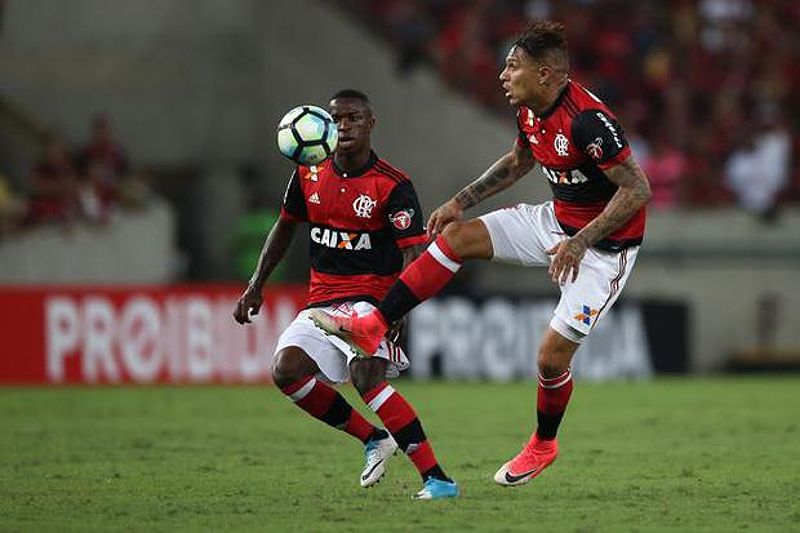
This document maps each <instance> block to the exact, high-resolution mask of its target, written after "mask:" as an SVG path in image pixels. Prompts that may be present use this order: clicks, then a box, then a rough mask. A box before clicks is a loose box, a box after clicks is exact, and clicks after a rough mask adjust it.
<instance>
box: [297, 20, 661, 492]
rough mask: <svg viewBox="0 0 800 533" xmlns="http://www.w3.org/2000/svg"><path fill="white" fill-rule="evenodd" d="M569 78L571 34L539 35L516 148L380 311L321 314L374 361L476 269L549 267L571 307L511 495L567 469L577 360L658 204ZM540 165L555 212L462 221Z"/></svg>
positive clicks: (525, 45)
mask: <svg viewBox="0 0 800 533" xmlns="http://www.w3.org/2000/svg"><path fill="white" fill-rule="evenodd" d="M568 72H569V61H568V56H567V43H566V38H565V35H564V27H563V26H562V25H561V24H560V23H556V22H551V21H542V22H537V23H534V24H532V25H531V26H530V27H529V28H528V29H527V30H526V31H525V32H524V33H523V34H522V35H520V37H519V39H517V41H516V42H515V44H514V45H513V46H512V47H511V50H510V51H509V53H508V56H507V57H506V64H505V68H504V69H503V71H502V72H501V73H500V81H501V82H502V87H503V90H504V91H505V95H506V97H507V98H508V101H509V104H510V105H512V106H515V107H517V109H518V110H517V126H518V130H519V131H518V137H517V139H516V142H515V144H514V147H513V149H512V150H511V151H510V152H509V153H507V154H505V155H504V156H502V157H501V158H500V159H499V160H497V162H495V163H494V164H493V165H492V166H491V167H490V168H489V169H488V170H487V171H486V172H484V173H483V175H482V176H480V177H479V178H478V179H476V180H475V181H473V182H472V183H470V184H469V185H468V186H466V187H465V188H464V189H462V190H461V191H459V192H458V194H456V195H455V196H454V197H453V198H451V199H450V200H449V201H448V202H446V203H445V204H443V205H442V206H440V207H439V208H438V209H436V210H435V211H434V212H433V214H432V215H431V217H430V219H429V221H428V228H427V229H428V234H429V236H430V237H435V240H434V242H433V243H431V244H430V246H429V247H428V249H427V250H426V251H425V253H423V254H422V255H421V256H420V257H419V258H417V259H416V260H415V261H414V262H413V263H411V264H410V265H409V266H408V267H407V268H406V269H405V270H404V271H403V272H402V274H401V275H400V278H399V279H398V281H397V282H396V283H395V284H394V285H393V286H392V287H391V288H390V289H389V292H388V293H387V294H386V296H385V297H384V299H383V301H382V302H380V304H378V306H377V309H376V310H374V311H372V312H371V313H369V314H366V315H363V316H355V315H350V316H344V317H343V316H332V315H331V314H328V313H324V312H314V313H312V320H314V322H315V323H316V324H317V325H318V326H319V327H321V328H322V329H324V330H325V331H327V332H330V333H333V334H335V335H338V336H339V337H340V338H342V339H343V340H345V341H347V342H348V343H349V344H350V345H351V348H352V349H353V350H355V351H356V352H357V353H358V354H360V355H362V356H371V355H372V354H374V353H375V350H376V348H377V346H378V344H379V342H380V339H381V338H382V337H383V335H384V333H385V332H386V331H387V328H388V327H389V324H392V323H393V322H394V321H396V320H397V319H398V318H400V317H401V316H403V315H405V314H406V313H408V312H409V311H410V310H411V309H413V308H414V307H415V306H416V305H418V304H419V303H420V302H422V301H423V300H426V299H427V298H430V297H431V296H433V295H435V294H436V293H438V292H439V291H440V290H441V289H442V287H444V285H445V284H447V282H448V281H449V280H450V279H451V278H452V277H453V275H454V274H455V273H456V272H457V271H458V270H459V268H461V265H462V263H463V262H464V261H466V260H467V259H492V260H495V261H503V262H510V263H515V264H520V265H524V266H548V267H549V268H548V272H549V275H550V277H551V278H552V280H553V281H554V282H555V283H558V285H559V287H560V289H561V298H560V300H559V303H558V306H557V307H556V310H555V312H554V316H553V319H552V320H551V322H550V325H549V327H548V329H547V331H546V332H545V334H544V339H543V340H542V344H541V346H540V347H539V354H538V365H539V387H538V394H537V403H536V412H537V422H538V426H537V428H536V431H535V432H534V433H533V435H532V436H531V438H530V440H529V441H528V443H527V444H526V445H525V446H524V447H523V449H522V451H521V452H520V453H519V454H518V455H517V456H516V457H514V458H512V459H511V460H510V461H508V462H507V463H505V464H504V465H503V466H502V467H501V468H500V469H499V470H498V471H497V473H496V474H495V476H494V480H495V481H496V482H497V483H499V484H500V485H506V486H514V485H522V484H524V483H527V482H528V481H530V480H531V479H533V478H534V477H536V476H538V475H539V474H540V473H541V472H542V471H543V470H544V469H545V468H546V467H547V466H549V465H550V464H551V463H552V462H553V461H554V460H555V459H556V457H557V455H558V443H557V441H556V431H557V430H558V426H559V424H560V422H561V418H562V417H563V415H564V411H565V410H566V407H567V403H568V402H569V398H570V395H571V394H572V387H573V382H572V374H571V372H570V363H571V361H572V357H573V355H574V354H575V351H576V350H577V349H578V347H579V346H580V344H581V342H582V341H583V339H584V338H586V336H587V335H588V334H589V333H590V332H591V331H592V328H594V327H595V325H596V324H597V323H598V321H600V320H601V319H602V318H603V317H604V316H605V315H606V313H608V310H609V309H610V307H611V306H612V305H613V303H614V301H616V299H617V298H618V297H619V293H620V291H621V290H622V287H623V286H624V285H625V282H626V280H627V279H628V276H629V275H630V272H631V269H632V268H633V265H634V263H635V262H636V255H637V253H638V250H639V245H640V244H641V242H642V237H643V234H644V227H645V210H644V206H645V204H646V203H647V201H648V200H649V198H650V196H651V192H650V185H649V182H648V180H647V177H646V176H645V174H644V172H642V169H641V168H640V167H639V164H638V163H637V162H636V160H635V159H634V157H633V155H632V154H631V150H630V147H629V146H628V143H627V141H626V139H625V134H624V132H623V130H622V128H621V127H620V126H619V124H618V123H617V120H616V118H615V117H614V114H613V113H611V111H610V110H609V109H608V108H607V107H606V106H605V104H603V102H602V101H600V99H598V98H597V97H596V96H595V95H593V94H592V93H591V92H589V91H588V90H587V89H586V88H584V87H583V86H582V85H580V84H579V83H577V82H576V81H573V80H571V79H570V78H569V74H568ZM536 163H539V164H540V165H541V168H542V172H543V173H544V175H545V176H546V177H547V178H548V181H549V183H550V187H551V189H552V192H553V201H550V202H546V203H543V204H539V205H528V204H519V205H517V206H515V207H512V208H508V209H501V210H498V211H493V212H491V213H488V214H486V215H483V216H480V217H478V218H475V219H471V220H467V221H462V220H461V218H462V214H463V212H464V210H465V209H468V208H470V207H473V206H475V205H477V204H478V203H480V202H481V201H483V200H485V199H486V198H489V197H490V196H493V195H494V194H497V193H498V192H500V191H502V190H503V189H506V188H507V187H509V186H511V185H512V184H513V183H514V182H516V181H517V180H519V179H520V178H522V177H523V176H525V175H526V174H527V173H528V172H529V171H530V170H532V169H533V168H534V166H535V165H536Z"/></svg>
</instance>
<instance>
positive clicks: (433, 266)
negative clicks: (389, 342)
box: [309, 221, 486, 357]
mask: <svg viewBox="0 0 800 533" xmlns="http://www.w3.org/2000/svg"><path fill="white" fill-rule="evenodd" d="M477 223H478V224H482V223H481V222H480V221H478V222H477ZM481 228H483V226H482V225H481ZM483 231H484V232H485V231H486V230H485V228H484V229H483ZM447 233H448V232H446V233H445V235H440V236H439V237H437V238H436V240H435V241H434V242H432V243H431V244H430V246H428V249H427V250H426V251H425V252H423V253H422V255H420V256H419V257H418V258H416V259H415V260H414V261H413V262H412V263H411V264H410V265H408V267H407V268H406V269H405V270H404V271H403V273H402V274H400V278H399V279H398V280H397V281H396V282H395V283H394V284H393V285H392V286H391V288H390V289H389V292H388V293H387V294H386V297H385V298H384V299H383V301H382V302H381V303H380V304H379V305H378V308H377V309H376V310H374V311H372V312H370V313H368V314H366V315H363V316H361V317H358V316H356V315H355V314H353V315H350V316H336V315H331V314H329V313H326V312H325V311H322V310H319V309H315V310H313V311H311V313H310V315H309V316H310V317H311V320H313V321H314V323H315V324H316V325H317V326H318V327H319V328H321V329H322V330H324V331H325V332H326V333H329V334H331V335H336V336H337V337H339V338H341V339H342V340H344V341H345V342H347V343H348V344H349V345H350V346H351V348H352V349H353V351H354V352H355V353H356V354H357V355H360V356H362V357H369V356H371V355H372V354H374V353H375V352H376V351H377V349H378V346H379V345H380V343H381V339H382V338H383V336H384V335H385V334H386V331H387V330H388V329H389V324H391V323H392V322H394V321H395V320H398V319H399V318H401V317H402V316H404V315H405V314H406V313H408V312H409V311H411V309H413V308H414V307H416V306H417V305H419V303H421V302H423V301H424V300H427V299H428V298H430V297H431V296H433V295H435V294H436V293H438V292H439V291H440V290H442V288H443V287H444V286H445V285H446V284H447V283H448V282H449V281H450V279H452V277H453V276H454V275H455V273H456V272H458V270H459V269H460V268H461V259H460V258H459V256H458V255H457V254H456V253H455V252H454V251H453V250H452V248H451V247H450V245H449V244H448V241H447V239H446V235H447ZM451 238H452V237H451Z"/></svg>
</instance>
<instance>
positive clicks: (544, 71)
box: [537, 65, 553, 85]
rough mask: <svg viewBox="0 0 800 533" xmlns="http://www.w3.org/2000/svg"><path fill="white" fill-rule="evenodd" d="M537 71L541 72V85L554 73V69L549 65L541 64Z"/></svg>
mask: <svg viewBox="0 0 800 533" xmlns="http://www.w3.org/2000/svg"><path fill="white" fill-rule="evenodd" d="M537 72H538V73H539V85H544V84H545V83H547V82H548V81H549V80H550V75H551V74H552V73H553V69H551V68H550V67H548V66H547V65H539V68H538V69H537Z"/></svg>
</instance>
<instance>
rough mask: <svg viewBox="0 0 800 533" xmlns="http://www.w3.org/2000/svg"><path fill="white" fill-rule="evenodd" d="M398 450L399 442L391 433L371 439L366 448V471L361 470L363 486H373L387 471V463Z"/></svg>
mask: <svg viewBox="0 0 800 533" xmlns="http://www.w3.org/2000/svg"><path fill="white" fill-rule="evenodd" d="M396 451H397V443H396V442H395V440H394V439H393V438H392V436H391V435H389V434H388V433H387V436H386V437H384V438H382V439H370V440H369V441H367V445H366V447H365V448H364V471H363V472H361V486H362V487H364V488H367V487H371V486H372V485H374V484H375V483H377V482H378V481H380V479H381V478H382V477H383V474H385V473H386V463H387V462H388V461H389V459H391V457H392V456H393V455H394V452H396Z"/></svg>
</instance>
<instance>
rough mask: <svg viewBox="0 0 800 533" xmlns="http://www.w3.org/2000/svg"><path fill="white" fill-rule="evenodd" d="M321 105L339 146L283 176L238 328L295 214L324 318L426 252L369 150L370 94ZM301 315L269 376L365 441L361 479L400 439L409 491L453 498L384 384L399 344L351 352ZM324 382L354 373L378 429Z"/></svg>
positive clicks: (407, 210)
mask: <svg viewBox="0 0 800 533" xmlns="http://www.w3.org/2000/svg"><path fill="white" fill-rule="evenodd" d="M330 110H331V116H332V117H333V120H334V121H335V122H336V126H337V129H338V132H339V144H338V146H337V148H336V152H335V153H334V155H333V157H332V158H330V159H327V160H326V161H324V162H323V163H321V164H319V165H316V166H311V167H306V166H298V167H297V169H296V170H295V172H294V174H293V175H292V177H291V178H290V180H289V185H288V187H287V189H286V194H285V196H284V199H283V206H282V208H281V215H280V218H279V219H278V221H277V222H276V223H275V225H274V226H273V228H272V230H271V231H270V234H269V236H268V237H267V240H266V242H265V243H264V249H263V250H262V252H261V257H260V259H259V261H258V265H257V266H256V271H255V272H254V274H253V277H252V278H251V280H250V283H249V284H248V286H247V289H245V291H244V293H243V294H242V296H241V297H240V298H239V301H238V303H237V305H236V310H235V311H234V317H235V318H236V321H237V322H239V323H240V324H244V323H246V322H250V315H251V314H255V313H258V310H259V309H260V308H261V304H262V302H263V299H262V294H261V293H262V289H263V286H264V282H265V281H266V279H267V277H268V276H269V275H270V273H271V272H272V270H273V269H274V268H275V266H276V265H277V264H278V262H280V260H281V258H282V257H283V255H284V254H285V253H286V249H287V248H288V247H289V244H290V243H291V240H292V237H293V236H294V233H295V231H296V229H297V226H298V225H299V223H301V222H308V223H309V231H310V237H311V242H310V257H311V283H310V286H309V301H308V307H309V308H316V309H324V310H325V311H326V312H328V313H332V314H337V313H338V314H343V315H348V314H349V313H365V312H367V311H369V310H371V309H373V308H374V305H373V304H376V303H378V301H379V300H380V298H381V297H383V295H384V294H386V290H387V289H388V288H389V286H391V285H392V283H393V282H394V281H395V280H396V279H397V276H398V274H399V273H400V270H401V268H402V267H403V266H405V265H407V264H409V263H410V262H411V261H413V260H414V259H415V258H417V257H418V256H419V255H420V253H421V252H422V251H423V250H424V245H425V243H426V242H427V238H426V237H425V229H424V227H423V222H422V210H421V209H420V206H419V200H418V198H417V194H416V192H414V187H413V186H412V185H411V181H410V180H409V179H408V176H407V175H406V174H405V173H404V172H403V171H401V170H399V169H397V168H396V167H394V166H392V165H391V164H389V163H388V162H387V161H386V160H384V159H381V158H379V157H378V156H377V155H376V154H375V152H373V151H372V149H371V134H372V129H373V127H374V126H375V117H374V115H373V112H372V106H371V104H370V102H369V99H368V98H367V96H366V95H365V94H364V93H361V92H359V91H355V90H352V89H347V90H343V91H339V92H338V93H336V94H335V95H334V96H333V98H332V100H331V107H330ZM309 312H310V311H309V309H305V310H303V311H301V312H300V314H299V315H298V316H297V318H295V320H294V321H293V322H292V323H291V324H289V327H287V328H286V330H285V331H284V332H283V334H282V335H281V337H280V339H278V345H277V347H276V349H275V357H274V359H273V368H272V377H273V380H274V382H275V384H276V385H277V386H278V387H279V388H280V389H281V391H282V392H283V393H284V394H285V395H286V396H288V397H289V398H290V399H291V400H292V401H293V402H294V403H295V405H297V406H298V407H300V408H301V409H303V410H304V411H306V412H307V413H308V414H310V415H311V416H313V417H315V418H317V419H319V420H321V421H322V422H325V423H326V424H328V425H330V426H333V427H335V428H337V429H340V430H342V431H345V432H347V433H348V434H350V435H352V436H353V437H355V438H357V439H359V440H360V441H362V442H363V443H364V444H365V456H366V461H365V465H364V470H363V472H362V474H361V486H362V487H369V486H372V485H374V484H375V483H377V482H378V481H379V480H380V478H381V477H382V476H383V474H384V472H385V470H386V462H387V461H388V460H389V459H390V458H391V457H392V455H394V453H395V451H396V450H397V448H398V447H399V448H400V449H401V450H402V451H403V452H405V454H406V455H407V456H408V458H409V459H410V460H411V462H412V463H414V466H415V467H416V468H417V470H418V471H419V473H420V475H421V476H422V480H423V483H424V485H423V487H422V490H420V491H419V492H417V493H416V494H415V495H414V497H415V499H420V500H431V499H440V498H452V497H455V496H458V494H459V489H458V485H456V483H455V482H454V481H453V480H452V479H450V478H448V477H447V476H446V475H445V473H444V471H443V470H442V468H441V467H440V466H439V463H438V461H437V460H436V456H435V455H434V453H433V448H431V445H430V443H429V442H428V439H427V437H426V436H425V432H424V431H423V429H422V425H421V424H420V421H419V419H418V418H417V414H416V412H415V411H414V408H413V407H411V404H409V403H408V401H406V399H405V398H404V397H403V396H402V395H401V394H400V393H399V392H397V391H396V390H395V389H394V388H393V387H392V386H391V385H389V384H388V383H387V382H386V378H387V377H395V376H397V375H398V373H399V372H400V371H402V370H405V369H406V368H408V366H409V362H408V358H407V357H406V355H405V353H403V350H402V349H401V348H400V347H399V346H396V345H395V343H394V342H392V341H391V340H387V339H384V338H383V334H381V338H380V339H376V340H375V345H374V346H373V347H372V352H371V353H374V355H375V356H374V357H371V358H370V359H362V358H356V357H355V356H354V355H353V353H352V352H351V350H350V349H349V347H348V346H347V344H345V343H344V342H342V341H341V340H340V339H338V338H336V337H332V336H328V335H325V334H324V333H323V332H322V331H320V330H319V329H317V328H316V327H314V324H313V323H312V321H311V320H310V319H309ZM318 378H320V379H318ZM321 378H325V381H329V382H333V383H342V382H345V381H347V380H348V379H352V382H353V385H354V386H355V388H356V389H357V390H358V392H359V394H360V395H361V397H362V398H363V400H364V402H365V403H366V404H367V405H369V407H370V408H371V409H372V410H373V411H375V413H376V414H377V415H378V417H379V418H380V419H381V420H382V421H383V423H384V424H385V426H386V429H383V428H378V427H375V426H373V425H372V424H371V423H370V422H368V421H367V420H366V419H365V418H364V417H363V416H362V415H361V414H360V413H359V412H358V411H357V410H355V409H353V407H352V406H351V405H350V404H349V403H348V402H347V400H345V398H344V396H342V395H341V394H339V393H338V392H337V391H336V390H335V389H334V388H332V387H330V386H329V385H328V384H327V383H325V381H323V380H322V379H321ZM387 430H388V432H387Z"/></svg>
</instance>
